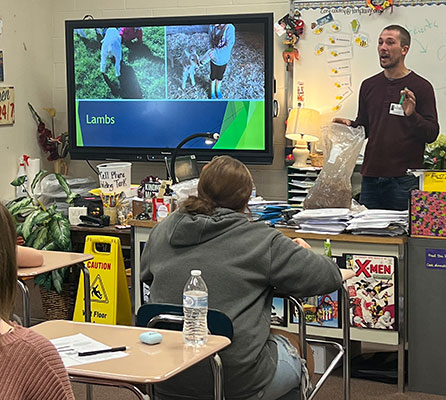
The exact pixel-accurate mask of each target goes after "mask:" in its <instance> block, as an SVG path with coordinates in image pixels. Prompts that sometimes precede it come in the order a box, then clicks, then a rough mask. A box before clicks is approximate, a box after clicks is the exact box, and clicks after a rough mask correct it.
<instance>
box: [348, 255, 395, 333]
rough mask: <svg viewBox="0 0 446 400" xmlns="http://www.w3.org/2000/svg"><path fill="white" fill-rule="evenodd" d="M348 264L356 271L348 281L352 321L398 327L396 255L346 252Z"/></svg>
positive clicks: (362, 325)
mask: <svg viewBox="0 0 446 400" xmlns="http://www.w3.org/2000/svg"><path fill="white" fill-rule="evenodd" d="M345 265H346V267H347V268H351V269H353V270H354V271H355V272H356V275H355V276H354V277H353V278H352V279H350V280H349V281H348V285H349V286H348V293H349V296H350V323H351V325H352V326H354V327H358V328H373V329H387V330H396V329H397V322H396V321H397V317H396V303H395V299H396V294H397V290H396V282H397V275H396V257H390V256H389V257H387V256H370V255H353V254H347V255H345Z"/></svg>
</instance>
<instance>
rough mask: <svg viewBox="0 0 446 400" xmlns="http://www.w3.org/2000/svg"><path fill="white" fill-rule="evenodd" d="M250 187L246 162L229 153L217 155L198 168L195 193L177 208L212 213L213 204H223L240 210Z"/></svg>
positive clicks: (189, 211)
mask: <svg viewBox="0 0 446 400" xmlns="http://www.w3.org/2000/svg"><path fill="white" fill-rule="evenodd" d="M252 187H253V182H252V176H251V173H250V172H249V170H248V168H247V167H246V165H245V164H243V163H242V162H240V161H239V160H236V159H235V158H232V157H229V156H220V157H216V158H214V159H213V160H212V161H211V162H210V163H209V164H208V165H206V166H205V167H204V168H203V170H202V171H201V175H200V180H199V182H198V197H197V196H190V197H189V198H188V199H187V200H185V201H184V202H183V204H182V205H181V208H180V210H181V211H182V212H187V213H189V214H206V215H211V214H212V213H213V212H214V210H215V208H217V207H224V208H230V209H231V210H234V211H237V212H242V211H244V209H245V208H246V206H247V205H248V201H249V197H250V196H251V193H252Z"/></svg>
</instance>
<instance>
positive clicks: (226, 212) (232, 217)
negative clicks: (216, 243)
mask: <svg viewBox="0 0 446 400" xmlns="http://www.w3.org/2000/svg"><path fill="white" fill-rule="evenodd" d="M163 222H164V223H165V224H167V236H168V240H169V244H170V245H171V246H173V247H184V246H194V245H197V244H200V243H204V242H207V241H208V240H211V239H213V238H214V237H216V236H220V235H221V234H223V233H225V232H227V231H230V230H231V229H234V228H236V227H238V226H239V225H241V224H244V223H247V222H248V217H247V216H246V215H245V214H242V213H237V212H235V211H233V210H230V209H228V208H217V209H216V210H215V212H214V214H212V215H204V214H196V215H191V214H187V213H182V212H180V211H176V212H174V213H173V214H172V215H170V216H169V217H168V218H166V219H165V220H164V221H163Z"/></svg>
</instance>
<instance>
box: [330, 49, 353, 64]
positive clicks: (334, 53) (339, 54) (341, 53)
mask: <svg viewBox="0 0 446 400" xmlns="http://www.w3.org/2000/svg"><path fill="white" fill-rule="evenodd" d="M326 54H327V61H328V62H332V61H341V60H350V59H351V58H352V57H353V52H352V47H351V46H348V47H331V48H329V49H328V51H327V52H326Z"/></svg>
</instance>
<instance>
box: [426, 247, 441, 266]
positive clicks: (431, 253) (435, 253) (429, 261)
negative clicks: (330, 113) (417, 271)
mask: <svg viewBox="0 0 446 400" xmlns="http://www.w3.org/2000/svg"><path fill="white" fill-rule="evenodd" d="M426 268H434V269H442V270H446V249H426Z"/></svg>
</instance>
